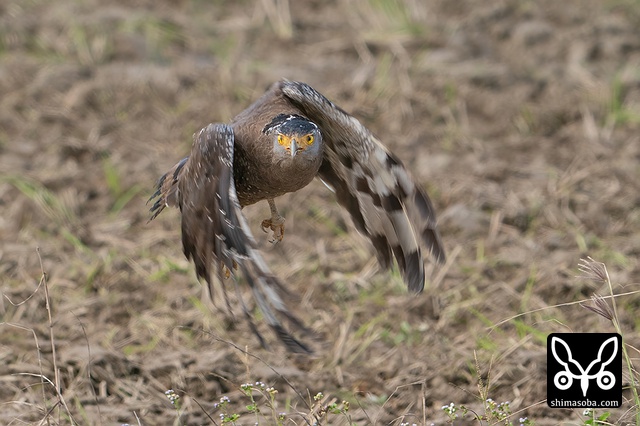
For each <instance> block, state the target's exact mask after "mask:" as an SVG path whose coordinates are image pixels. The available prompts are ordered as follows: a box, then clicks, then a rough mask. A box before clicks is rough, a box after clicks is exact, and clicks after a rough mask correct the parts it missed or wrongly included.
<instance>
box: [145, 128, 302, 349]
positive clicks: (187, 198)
mask: <svg viewBox="0 0 640 426" xmlns="http://www.w3.org/2000/svg"><path fill="white" fill-rule="evenodd" d="M233 155H234V134H233V129H232V128H231V127H230V126H228V125H224V124H210V125H208V126H207V127H205V128H204V129H202V130H200V132H198V133H197V134H196V135H195V136H194V142H193V147H192V149H191V155H190V156H189V157H187V158H185V159H183V160H182V161H180V162H179V163H178V164H176V165H175V166H174V167H173V169H172V170H170V171H169V172H168V173H166V174H165V175H164V176H162V177H161V178H160V180H159V181H158V185H157V190H156V192H155V194H154V195H153V196H152V199H153V198H157V201H156V202H155V203H154V205H153V206H152V207H151V211H152V219H153V218H154V217H156V216H157V215H158V213H160V212H161V211H162V210H163V209H164V207H165V206H166V205H170V206H175V205H177V206H178V207H180V211H181V213H182V246H183V248H184V254H185V256H186V257H187V259H193V262H194V264H195V267H196V274H197V275H198V277H199V278H203V279H204V280H205V281H206V282H207V283H208V284H209V286H210V288H211V286H212V279H213V277H212V271H211V268H212V266H213V265H215V266H216V267H217V268H218V280H219V281H222V279H223V277H222V275H223V273H222V268H221V265H224V266H226V267H227V268H228V270H229V271H232V270H233V269H234V267H235V266H237V268H238V270H240V271H241V272H242V274H243V276H244V277H245V279H246V281H247V283H248V284H249V286H250V287H251V291H252V294H253V297H254V299H255V302H256V304H257V305H258V307H259V308H260V310H261V311H262V315H263V317H264V319H265V321H266V322H267V324H268V325H269V326H270V327H271V328H272V329H273V330H274V332H275V333H276V335H277V336H278V338H280V340H282V342H283V343H284V344H285V345H286V346H287V347H288V348H289V349H290V350H292V351H294V352H302V353H310V352H311V351H310V349H309V348H308V347H307V346H305V345H304V344H303V343H301V342H300V341H298V340H296V339H295V338H294V337H293V336H292V335H291V333H289V331H288V330H287V329H286V328H285V327H284V326H283V324H282V322H281V321H280V318H284V319H286V320H287V321H288V322H289V324H290V325H293V326H295V327H297V328H298V329H300V330H303V331H308V330H306V329H305V328H304V326H303V325H302V324H301V323H300V321H299V320H298V319H297V318H296V317H295V316H293V315H292V314H291V313H290V312H289V311H288V310H287V308H286V306H285V304H284V302H283V299H282V295H284V294H285V293H286V290H285V289H284V287H283V286H282V284H281V283H280V281H279V280H278V278H277V277H275V276H274V275H273V274H272V273H271V271H270V270H269V268H268V267H267V266H266V264H265V262H264V260H263V258H262V256H261V255H260V252H259V251H258V249H257V246H256V243H255V240H254V239H253V236H252V235H251V231H250V229H249V226H248V225H247V222H246V220H245V218H244V216H243V215H242V211H241V207H240V203H239V202H238V196H237V193H236V188H235V183H234V179H233ZM234 263H235V265H234ZM223 287H224V286H223ZM211 293H212V294H213V292H211ZM225 296H226V293H225ZM238 299H239V303H241V304H242V310H243V312H244V314H245V316H246V318H247V319H248V322H249V325H250V327H251V329H252V330H253V331H254V333H255V334H256V335H257V336H258V338H259V340H260V343H261V344H262V345H263V346H266V344H265V341H264V339H263V338H262V336H261V335H260V333H259V332H258V329H257V327H256V326H255V323H254V321H253V319H252V316H251V314H250V312H249V310H248V309H247V307H246V306H245V305H244V302H243V301H242V298H241V297H238Z"/></svg>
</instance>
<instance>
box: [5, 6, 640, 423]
mask: <svg viewBox="0 0 640 426" xmlns="http://www.w3.org/2000/svg"><path fill="white" fill-rule="evenodd" d="M133 4H135V6H133ZM639 28H640V4H639V3H638V2H637V1H635V0H606V1H597V0H568V1H557V0H542V1H538V2H533V1H517V0H504V1H503V0H500V1H495V2H494V1H491V2H488V1H480V0H476V1H455V2H454V1H449V0H440V1H429V2H423V1H421V0H404V1H403V0H397V1H394V0H368V1H367V0H354V1H347V0H337V1H328V2H324V1H317V0H308V1H295V2H294V1H290V2H287V1H285V0H262V1H233V2H232V1H228V2H224V1H201V0H200V1H199V0H192V1H189V0H164V1H151V0H138V1H133V2H129V1H123V0H106V1H98V0H67V1H57V2H48V1H44V0H5V1H3V2H2V3H0V241H1V246H0V292H1V293H2V295H3V297H2V298H1V301H0V315H1V318H2V320H3V321H4V323H3V324H2V325H0V383H1V386H0V423H1V424H15V425H18V424H42V423H39V422H41V421H43V420H44V424H73V423H76V424H95V425H116V424H124V423H128V424H144V425H155V424H159V425H162V424H183V425H197V424H221V422H222V420H221V418H220V413H225V412H226V413H227V414H232V413H238V414H240V415H241V417H240V418H239V419H238V420H236V424H242V425H244V424H254V423H255V422H259V423H260V424H263V425H264V424H275V423H276V422H277V421H278V420H277V419H275V418H274V417H272V412H275V413H280V412H284V413H287V416H286V417H285V420H284V422H285V424H306V423H305V421H304V420H303V417H302V416H303V415H307V414H308V413H309V412H310V411H315V412H319V411H321V410H320V409H321V408H322V407H320V405H322V404H324V405H326V404H327V403H329V402H331V401H332V399H333V398H335V399H336V401H337V403H338V406H337V407H336V410H339V409H340V408H341V407H342V408H343V409H344V406H343V405H342V404H341V401H343V400H344V401H347V402H348V403H349V409H348V411H347V412H346V414H345V413H344V412H343V413H338V414H327V415H325V416H324V417H322V418H321V419H320V422H321V424H348V422H349V421H352V422H353V423H355V424H358V425H363V424H392V425H399V424H401V423H408V424H414V423H415V424H419V425H423V424H427V425H429V424H432V423H435V424H438V425H440V424H445V423H446V422H447V421H448V417H447V415H446V413H445V412H444V411H443V410H442V408H441V407H442V406H443V405H448V404H450V403H452V402H453V403H454V404H456V406H459V405H465V406H467V407H469V408H470V409H472V410H473V411H474V412H475V413H477V414H478V415H479V416H487V417H486V419H485V420H482V421H480V420H477V419H476V420H474V418H473V416H472V414H471V413H469V414H467V415H466V416H465V417H460V418H458V419H457V420H456V421H455V422H454V424H477V425H480V424H483V425H485V424H496V423H497V424H505V421H502V422H499V421H498V418H497V415H492V414H491V409H490V407H489V408H487V406H488V404H487V403H486V399H487V398H491V399H493V400H494V401H496V402H503V401H510V404H509V406H510V410H511V412H512V413H513V415H512V416H511V417H509V418H508V419H507V420H506V422H507V423H506V424H509V423H508V422H509V421H510V422H512V423H513V424H514V425H518V424H520V423H521V422H520V420H519V419H520V418H523V417H527V418H528V419H529V421H533V422H534V423H535V424H537V425H552V424H560V423H562V424H575V425H582V424H586V423H584V422H585V421H586V420H588V419H589V417H585V416H584V415H583V412H582V410H578V409H576V410H570V409H550V408H548V407H547V405H546V402H545V398H546V383H547V379H546V356H547V350H546V336H547V335H548V334H549V333H552V332H567V331H575V332H587V331H589V332H613V331H615V328H614V325H613V324H612V322H611V321H608V320H606V319H604V318H603V317H602V316H599V315H597V314H595V313H593V312H591V311H589V310H587V309H584V308H583V307H582V306H580V304H579V302H588V301H589V298H590V296H591V295H592V294H594V293H598V294H601V295H603V296H607V295H609V294H610V290H609V287H608V286H607V285H606V284H603V283H602V282H598V281H594V280H587V279H584V278H579V277H577V276H578V275H579V270H578V264H579V261H580V259H581V258H586V256H591V257H592V258H594V259H596V260H598V261H601V262H604V263H605V264H606V265H607V267H608V271H609V274H610V276H611V280H612V282H613V291H614V293H616V294H625V295H623V296H620V297H617V298H616V299H615V300H616V305H617V306H616V307H617V312H616V315H617V319H618V322H619V324H620V328H621V330H622V332H623V339H624V342H625V343H626V344H627V345H629V346H628V347H627V348H628V351H629V355H630V356H631V358H632V361H633V362H634V363H635V365H636V366H638V363H639V362H640V361H639V360H638V358H639V355H638V351H637V350H636V348H638V347H640V317H639V316H638V309H639V308H640V295H639V294H637V292H638V290H639V289H638V284H639V283H640V263H639V262H638V255H639V254H640V165H639V164H640V141H639V136H638V135H639V133H638V132H639V130H640V30H639ZM280 78H289V79H295V80H301V81H305V82H307V83H309V84H311V85H312V86H313V87H315V88H316V89H318V90H319V91H321V92H322V93H324V94H325V95H326V96H327V97H329V98H330V99H332V100H334V101H335V102H336V103H337V104H339V105H340V106H341V107H342V108H343V109H345V110H347V111H349V112H351V113H352V114H354V115H355V116H356V117H358V118H359V119H360V120H361V121H362V122H363V123H364V124H365V125H366V126H367V127H369V128H370V129H371V130H372V131H373V132H374V133H375V134H376V135H377V136H378V137H379V138H380V139H381V140H382V141H384V142H385V143H386V144H387V145H388V146H389V147H390V148H391V149H392V150H393V151H394V152H395V153H396V154H397V156H398V157H399V158H401V159H402V160H403V161H404V162H405V164H406V165H407V167H408V168H409V169H410V170H412V172H413V173H414V175H415V177H416V179H417V180H418V181H419V182H421V183H422V184H423V185H424V187H425V188H426V189H427V190H428V192H429V193H430V195H431V196H432V199H433V201H434V204H435V206H436V209H437V211H438V215H439V223H440V229H441V233H442V236H443V238H444V241H445V245H446V248H447V251H448V255H449V259H448V263H447V264H446V265H445V266H444V267H441V268H432V271H430V279H429V282H428V283H427V285H426V288H425V291H424V293H423V294H421V295H420V296H418V297H414V296H411V295H409V294H408V293H407V291H406V289H405V288H404V286H403V283H402V281H401V279H400V277H399V274H398V273H397V271H394V272H391V273H386V272H380V271H378V268H377V265H376V263H375V257H374V256H373V252H372V250H371V248H370V247H369V246H368V245H367V241H366V240H364V239H363V238H362V237H361V236H359V235H358V234H357V233H356V232H355V231H354V229H353V226H352V224H351V222H350V220H349V218H348V215H347V214H346V213H345V212H344V211H342V210H341V208H340V207H339V206H338V204H337V203H336V201H335V200H334V198H333V196H332V194H331V193H330V192H329V191H327V190H326V189H325V188H324V186H323V185H322V184H321V183H319V182H314V183H312V184H311V185H310V186H309V187H308V188H305V189H304V190H303V191H300V192H299V193H296V194H292V195H289V196H286V197H283V199H282V200H280V202H279V205H280V206H281V207H282V212H283V214H284V216H285V217H286V218H287V226H288V227H287V236H286V238H285V240H284V242H283V243H282V244H279V245H277V246H275V247H271V246H270V245H269V244H268V242H267V237H266V235H265V234H263V233H262V232H261V231H260V229H259V223H260V220H261V219H263V218H264V217H266V215H267V214H268V207H267V205H266V203H264V205H256V206H252V207H251V208H247V209H245V212H246V215H247V217H248V219H249V221H250V223H251V224H252V226H253V230H254V233H255V236H256V238H257V239H258V240H259V241H260V243H261V247H262V248H263V250H264V252H265V257H266V258H267V260H268V262H269V264H270V265H271V266H272V268H273V270H274V272H275V273H277V274H278V275H279V276H280V277H282V278H283V280H285V281H286V284H287V286H288V288H290V289H291V290H292V291H293V292H295V293H296V294H298V295H300V296H301V300H302V301H301V303H300V306H298V307H297V309H296V312H297V313H298V315H300V316H301V318H302V319H303V320H304V322H305V323H306V324H307V325H309V326H310V327H311V328H312V329H313V330H315V331H317V332H318V333H319V335H320V336H322V339H323V341H324V342H325V343H324V344H323V345H322V348H321V350H320V351H318V353H317V354H316V355H315V356H313V357H305V356H293V355H290V354H288V353H286V352H285V351H284V349H283V348H282V347H281V346H280V345H279V344H278V343H277V342H276V341H275V340H274V339H273V338H272V336H271V335H270V334H269V333H268V332H267V333H266V336H267V337H268V338H269V339H270V342H271V343H273V344H272V348H271V351H266V350H264V349H262V348H260V347H259V345H258V342H257V340H256V339H255V337H254V336H253V335H252V334H251V332H250V331H249V329H248V327H247V325H246V324H245V323H244V322H241V321H240V322H237V323H234V322H233V321H232V320H231V319H230V317H229V316H228V315H227V314H226V313H225V310H224V307H223V306H224V304H223V303H218V304H217V306H211V304H210V303H208V302H207V301H205V300H204V299H202V298H201V294H202V290H201V286H200V284H199V283H198V281H197V280H196V278H195V273H194V271H193V265H191V264H190V263H189V262H187V261H186V259H185V258H184V256H183V254H182V247H181V244H180V224H179V214H178V212H177V211H170V212H168V213H163V214H162V215H161V216H160V217H159V218H158V219H157V220H155V221H154V222H152V223H149V224H148V223H147V219H148V217H149V216H148V206H146V205H145V202H146V200H147V198H148V197H149V195H151V193H152V187H153V185H154V183H155V181H156V179H157V178H158V177H159V176H160V174H162V173H163V172H164V171H166V170H167V169H168V168H169V167H170V166H172V165H173V164H174V163H175V162H176V161H177V160H178V159H180V158H182V157H183V156H184V155H186V153H187V152H188V150H189V147H190V144H191V135H192V134H193V133H194V132H195V131H197V130H199V129H200V128H201V127H202V126H204V125H206V124H207V123H209V122H224V121H228V120H229V119H230V118H231V117H233V116H234V115H235V114H236V113H237V112H239V111H241V110H242V109H243V108H245V107H246V106H247V105H249V103H250V102H251V101H252V100H254V99H256V98H257V97H258V96H260V94H261V93H262V92H263V91H264V90H265V88H266V87H267V86H268V85H269V84H270V83H272V82H274V81H276V80H278V79H280ZM39 256H40V257H41V263H42V266H41V263H40V259H39ZM43 270H44V271H45V272H46V274H47V275H46V276H47V285H46V287H45V285H44V283H43V282H42V281H41V276H42V271H43ZM39 282H40V284H41V285H38V283H39ZM45 290H48V298H49V300H50V317H49V311H48V310H47V306H46V303H45V301H46V300H47V298H46V292H45ZM608 303H609V304H610V305H611V304H612V302H611V300H610V299H609V300H608ZM50 331H51V333H50ZM52 343H53V344H52ZM244 349H246V351H248V354H245V353H244V352H243V350H244ZM54 367H56V368H57V372H58V374H55V372H54V370H55V369H54ZM625 371H626V373H625V375H624V381H625V391H624V404H623V407H622V408H620V409H616V410H605V409H599V410H597V411H596V413H597V415H598V416H599V415H602V414H603V413H606V412H610V413H611V417H609V419H608V421H609V422H610V423H608V424H625V423H626V424H631V423H633V424H636V419H635V417H634V416H635V415H636V414H635V413H636V411H637V409H638V406H637V404H634V402H633V400H632V392H631V391H630V390H629V383H630V379H631V377H630V375H629V372H628V371H629V370H628V369H625ZM637 378H638V376H637V375H636V380H637ZM48 381H50V382H52V383H59V384H60V387H61V397H58V395H57V393H56V390H55V387H54V386H53V385H52V383H47V382H48ZM256 381H261V382H264V383H265V384H266V386H269V387H271V386H272V387H275V389H277V390H278V393H277V394H275V404H276V405H277V406H276V407H275V408H274V409H273V410H272V409H270V408H269V407H268V406H267V404H266V402H265V401H266V400H265V399H263V398H262V397H260V398H258V400H257V403H258V404H259V405H260V406H261V410H262V411H261V412H262V413H263V414H264V416H265V417H264V418H263V417H260V416H258V417H256V415H254V414H250V413H248V408H247V405H250V403H251V402H250V399H249V398H248V397H246V396H244V395H243V392H242V390H241V388H240V386H241V385H242V384H243V383H246V382H251V383H253V382H256ZM169 389H172V390H174V391H175V393H176V394H177V395H178V396H179V397H180V398H179V401H178V402H179V405H178V407H179V409H176V407H174V406H172V404H171V403H170V400H169V399H168V398H167V396H166V395H165V392H166V391H167V390H169ZM318 392H323V394H324V395H325V397H326V398H325V400H323V401H322V404H319V403H316V402H315V401H314V400H313V396H314V395H316V394H317V393H318ZM263 393H265V395H271V394H269V393H268V392H266V390H265V391H263ZM223 396H228V397H229V398H230V402H229V403H227V404H223V407H222V408H221V407H217V408H216V407H214V404H215V403H218V402H219V401H220V398H221V397H223ZM61 402H64V404H61ZM225 410H226V411H225ZM296 413H301V414H296ZM459 414H461V413H459ZM70 417H71V418H70ZM230 418H231V417H227V419H230Z"/></svg>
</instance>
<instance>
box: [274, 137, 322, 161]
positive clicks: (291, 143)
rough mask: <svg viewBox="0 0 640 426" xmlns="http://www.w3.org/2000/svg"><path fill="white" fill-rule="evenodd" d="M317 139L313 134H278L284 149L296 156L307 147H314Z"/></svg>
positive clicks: (279, 141)
mask: <svg viewBox="0 0 640 426" xmlns="http://www.w3.org/2000/svg"><path fill="white" fill-rule="evenodd" d="M314 142H315V138H314V136H313V135H312V134H311V133H308V134H306V135H284V134H282V133H279V134H278V143H279V144H280V145H282V146H283V147H284V149H285V150H286V151H287V152H288V153H290V154H291V156H292V157H293V156H295V155H296V153H297V152H298V151H304V150H305V149H306V148H307V147H309V146H311V145H313V143H314Z"/></svg>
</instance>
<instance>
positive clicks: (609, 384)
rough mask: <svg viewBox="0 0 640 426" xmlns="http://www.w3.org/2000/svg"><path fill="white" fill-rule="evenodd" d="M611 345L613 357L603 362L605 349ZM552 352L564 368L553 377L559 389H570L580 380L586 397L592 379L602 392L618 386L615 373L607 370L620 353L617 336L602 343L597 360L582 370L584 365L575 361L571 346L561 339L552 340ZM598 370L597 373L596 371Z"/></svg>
mask: <svg viewBox="0 0 640 426" xmlns="http://www.w3.org/2000/svg"><path fill="white" fill-rule="evenodd" d="M610 345H613V347H612V349H613V350H612V351H611V356H610V357H609V358H607V360H603V356H604V354H605V349H606V348H607V346H610ZM551 352H552V353H553V357H554V358H555V359H556V361H557V362H558V363H559V364H560V365H562V366H563V367H564V371H559V372H558V373H556V375H555V376H554V377H553V384H554V385H555V386H556V388H557V389H560V390H566V389H569V388H570V387H571V385H573V380H574V379H576V380H580V388H581V389H582V396H583V397H586V396H587V389H589V381H590V380H592V379H595V380H596V384H597V385H598V387H599V388H600V389H602V390H609V389H611V388H613V386H614V385H615V384H616V378H615V376H614V375H613V373H611V372H610V371H606V370H605V368H606V367H607V365H609V364H611V362H612V361H613V360H614V359H615V357H616V355H617V353H618V339H616V337H615V336H614V337H611V338H609V339H607V340H605V341H604V342H602V344H601V345H600V349H599V350H598V356H597V358H596V359H595V360H593V361H591V363H590V364H589V365H588V366H587V368H582V365H580V363H579V362H578V361H576V360H575V359H573V355H572V353H571V349H570V348H569V345H567V343H566V342H565V341H564V340H562V339H561V338H559V337H556V336H553V337H552V338H551ZM596 369H597V371H595V370H596ZM572 370H573V371H572ZM592 370H593V371H592ZM575 371H579V374H576V373H575Z"/></svg>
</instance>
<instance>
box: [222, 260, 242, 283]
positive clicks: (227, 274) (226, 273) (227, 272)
mask: <svg viewBox="0 0 640 426" xmlns="http://www.w3.org/2000/svg"><path fill="white" fill-rule="evenodd" d="M220 267H221V268H222V273H223V274H224V279H225V280H228V279H229V277H230V276H231V271H230V270H229V268H227V267H226V266H225V265H224V263H222V262H220ZM233 270H234V271H237V270H238V264H237V263H236V261H235V260H234V261H233Z"/></svg>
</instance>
